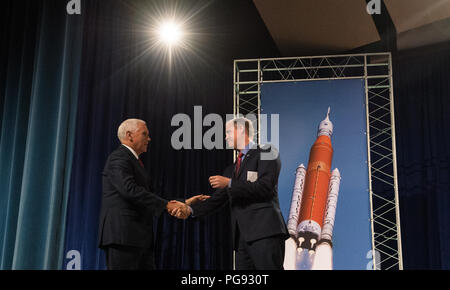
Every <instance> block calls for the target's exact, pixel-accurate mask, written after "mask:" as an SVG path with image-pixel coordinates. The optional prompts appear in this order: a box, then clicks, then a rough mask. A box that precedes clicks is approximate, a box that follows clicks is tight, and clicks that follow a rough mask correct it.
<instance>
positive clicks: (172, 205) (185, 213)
mask: <svg viewBox="0 0 450 290" xmlns="http://www.w3.org/2000/svg"><path fill="white" fill-rule="evenodd" d="M166 208H167V212H168V213H169V214H170V215H172V216H175V217H177V218H180V219H187V218H188V217H189V216H190V215H191V210H190V208H189V207H188V206H187V205H186V204H185V203H182V202H179V201H176V200H171V201H169V202H168V203H167V207H166Z"/></svg>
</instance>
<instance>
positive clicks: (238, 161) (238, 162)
mask: <svg viewBox="0 0 450 290" xmlns="http://www.w3.org/2000/svg"><path fill="white" fill-rule="evenodd" d="M242 156H244V154H242V153H239V156H238V160H237V163H236V170H235V171H234V175H235V176H238V173H239V169H240V168H241V161H242Z"/></svg>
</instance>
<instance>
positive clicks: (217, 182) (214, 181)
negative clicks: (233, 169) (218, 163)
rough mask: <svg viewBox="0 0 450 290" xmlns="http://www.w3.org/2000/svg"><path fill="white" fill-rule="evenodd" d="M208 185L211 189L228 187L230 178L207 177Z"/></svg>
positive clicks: (219, 176)
mask: <svg viewBox="0 0 450 290" xmlns="http://www.w3.org/2000/svg"><path fill="white" fill-rule="evenodd" d="M209 183H210V184H211V186H212V188H225V187H227V186H228V183H230V178H228V177H224V176H221V175H215V176H211V177H209Z"/></svg>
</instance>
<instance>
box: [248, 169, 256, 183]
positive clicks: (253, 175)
mask: <svg viewBox="0 0 450 290" xmlns="http://www.w3.org/2000/svg"><path fill="white" fill-rule="evenodd" d="M256 180H258V171H247V181H250V182H255V181H256Z"/></svg>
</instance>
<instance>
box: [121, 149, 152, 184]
mask: <svg viewBox="0 0 450 290" xmlns="http://www.w3.org/2000/svg"><path fill="white" fill-rule="evenodd" d="M120 147H121V149H122V150H123V151H125V152H126V153H127V156H128V157H129V158H130V159H131V160H132V162H133V164H134V166H135V167H137V168H138V172H139V173H140V174H141V175H142V177H143V178H145V179H146V176H147V172H146V171H145V168H144V167H142V166H141V164H140V163H139V161H138V160H137V159H136V156H134V154H133V153H131V151H130V150H129V149H128V148H127V147H125V146H123V145H120Z"/></svg>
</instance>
